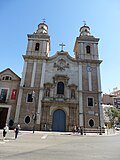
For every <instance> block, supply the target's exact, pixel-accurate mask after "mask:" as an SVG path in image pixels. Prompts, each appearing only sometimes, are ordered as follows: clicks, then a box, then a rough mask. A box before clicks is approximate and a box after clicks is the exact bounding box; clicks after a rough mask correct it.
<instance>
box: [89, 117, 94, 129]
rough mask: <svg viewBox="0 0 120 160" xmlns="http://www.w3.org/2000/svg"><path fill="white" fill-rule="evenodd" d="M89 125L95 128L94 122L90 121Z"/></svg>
mask: <svg viewBox="0 0 120 160" xmlns="http://www.w3.org/2000/svg"><path fill="white" fill-rule="evenodd" d="M89 125H90V127H93V126H94V121H93V120H92V119H90V120H89Z"/></svg>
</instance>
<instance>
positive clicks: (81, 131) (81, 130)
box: [80, 127, 83, 135]
mask: <svg viewBox="0 0 120 160" xmlns="http://www.w3.org/2000/svg"><path fill="white" fill-rule="evenodd" d="M80 133H81V135H83V128H82V127H80Z"/></svg>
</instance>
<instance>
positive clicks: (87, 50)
mask: <svg viewBox="0 0 120 160" xmlns="http://www.w3.org/2000/svg"><path fill="white" fill-rule="evenodd" d="M86 53H90V46H89V45H88V46H86Z"/></svg>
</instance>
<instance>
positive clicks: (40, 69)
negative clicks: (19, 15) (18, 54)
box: [0, 22, 103, 131]
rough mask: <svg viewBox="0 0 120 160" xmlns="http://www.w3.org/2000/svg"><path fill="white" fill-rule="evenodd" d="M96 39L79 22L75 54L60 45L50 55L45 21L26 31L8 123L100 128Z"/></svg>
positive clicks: (64, 128)
mask: <svg viewBox="0 0 120 160" xmlns="http://www.w3.org/2000/svg"><path fill="white" fill-rule="evenodd" d="M98 42H99V38H95V37H94V36H93V35H91V33H90V27H89V26H87V25H86V24H84V25H83V26H82V27H81V28H80V34H79V35H78V37H77V38H76V41H75V44H74V57H71V56H70V54H69V53H68V52H66V51H64V44H63V43H62V44H61V51H57V52H56V53H55V54H54V55H53V56H50V55H49V52H50V45H51V43H50V35H49V33H48V25H47V24H46V23H45V22H42V23H40V24H39V25H38V28H37V30H36V32H34V33H33V34H28V45H27V50H26V54H25V55H23V58H24V67H23V72H22V77H21V79H20V78H19V77H17V75H15V77H16V79H18V80H19V81H18V82H19V83H17V85H16V86H18V90H17V89H16V96H17V98H16V102H15V104H14V105H12V104H11V107H9V108H8V112H6V115H7V116H6V117H7V118H6V122H9V121H11V122H10V125H13V126H14V125H15V124H17V123H19V124H20V125H21V129H23V130H33V129H34V130H46V131H71V130H72V128H73V127H74V126H80V127H83V128H86V129H89V130H92V129H96V128H98V127H103V111H102V106H101V93H102V91H101V79H100V64H101V62H102V61H101V60H100V59H99V53H98ZM8 70H9V69H8ZM8 70H7V71H8ZM5 71H6V70H5ZM9 72H12V71H10V70H9ZM12 74H13V73H12ZM0 77H3V72H1V73H0ZM2 80H3V79H2V78H1V79H0V81H2ZM2 84H3V83H2ZM1 88H3V86H1V82H0V89H1ZM9 94H10V92H9ZM7 97H10V96H9V95H7ZM2 103H3V102H2ZM1 105H2V104H1V103H0V107H1ZM5 105H6V104H5ZM3 106H4V105H2V107H3ZM3 108H4V107H3ZM5 108H7V107H5ZM8 113H9V115H8ZM11 127H12V126H11Z"/></svg>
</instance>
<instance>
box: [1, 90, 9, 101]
mask: <svg viewBox="0 0 120 160" xmlns="http://www.w3.org/2000/svg"><path fill="white" fill-rule="evenodd" d="M7 92H8V90H7V89H1V93H0V102H5V101H6V98H7Z"/></svg>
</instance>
